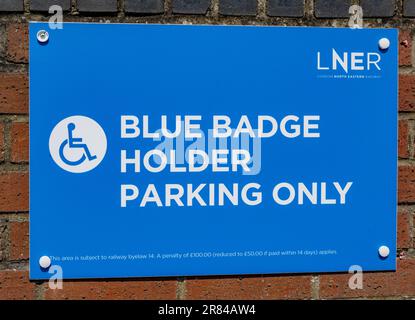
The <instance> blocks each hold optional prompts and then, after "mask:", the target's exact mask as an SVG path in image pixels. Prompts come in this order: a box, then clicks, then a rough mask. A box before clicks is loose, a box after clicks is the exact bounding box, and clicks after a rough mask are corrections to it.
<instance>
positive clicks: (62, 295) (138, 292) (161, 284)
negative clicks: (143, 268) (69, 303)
mask: <svg viewBox="0 0 415 320" xmlns="http://www.w3.org/2000/svg"><path fill="white" fill-rule="evenodd" d="M63 272H64V273H65V270H63ZM45 288H46V290H45V298H46V299H59V300H62V299H65V300H66V299H71V300H72V299H76V300H84V299H87V300H112V299H140V300H141V299H154V300H155V299H162V300H163V299H164V300H172V299H175V298H176V281H175V280H163V281H150V280H134V281H82V282H78V281H77V282H70V281H64V282H63V289H61V290H51V289H49V287H48V286H47V284H45Z"/></svg>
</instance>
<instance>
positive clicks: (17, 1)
mask: <svg viewBox="0 0 415 320" xmlns="http://www.w3.org/2000/svg"><path fill="white" fill-rule="evenodd" d="M23 8H24V7H23V0H1V1H0V11H6V12H20V11H23Z"/></svg>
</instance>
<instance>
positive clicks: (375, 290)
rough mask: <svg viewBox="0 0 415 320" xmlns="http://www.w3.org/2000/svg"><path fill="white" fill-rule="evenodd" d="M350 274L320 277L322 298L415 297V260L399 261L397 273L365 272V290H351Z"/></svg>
mask: <svg viewBox="0 0 415 320" xmlns="http://www.w3.org/2000/svg"><path fill="white" fill-rule="evenodd" d="M350 276H351V275H350V274H332V275H322V276H320V297H321V298H359V297H392V296H397V297H399V296H414V295H415V260H414V259H398V260H397V271H396V272H370V273H365V272H364V270H363V289H355V290H352V289H350V288H349V279H350Z"/></svg>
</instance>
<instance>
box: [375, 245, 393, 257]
mask: <svg viewBox="0 0 415 320" xmlns="http://www.w3.org/2000/svg"><path fill="white" fill-rule="evenodd" d="M378 251H379V255H380V256H381V257H382V258H386V257H387V256H389V253H390V250H389V248H388V247H387V246H380V247H379V250H378Z"/></svg>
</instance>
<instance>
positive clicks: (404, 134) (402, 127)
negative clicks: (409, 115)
mask: <svg viewBox="0 0 415 320" xmlns="http://www.w3.org/2000/svg"><path fill="white" fill-rule="evenodd" d="M408 128H409V125H408V120H399V138H398V157H399V158H402V159H407V158H409V146H408V142H409V140H408V134H409V129H408Z"/></svg>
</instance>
